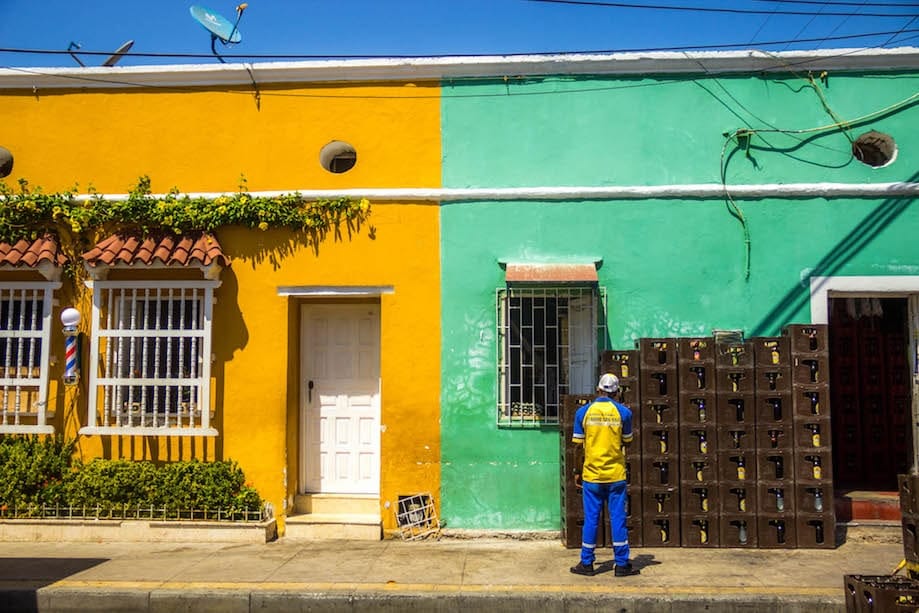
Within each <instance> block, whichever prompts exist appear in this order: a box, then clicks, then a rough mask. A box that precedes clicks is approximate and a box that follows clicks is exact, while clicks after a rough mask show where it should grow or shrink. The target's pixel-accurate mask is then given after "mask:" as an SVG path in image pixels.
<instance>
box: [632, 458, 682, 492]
mask: <svg viewBox="0 0 919 613" xmlns="http://www.w3.org/2000/svg"><path fill="white" fill-rule="evenodd" d="M677 457H678V456H677V454H673V455H671V456H642V457H641V482H642V487H645V488H647V487H667V486H669V485H675V484H677V483H679V482H680V473H679V470H680V468H679V462H678V460H677Z"/></svg>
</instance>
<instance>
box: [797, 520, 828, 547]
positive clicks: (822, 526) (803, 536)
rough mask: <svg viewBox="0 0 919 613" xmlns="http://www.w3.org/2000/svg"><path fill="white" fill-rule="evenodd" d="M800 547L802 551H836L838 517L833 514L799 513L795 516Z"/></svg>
mask: <svg viewBox="0 0 919 613" xmlns="http://www.w3.org/2000/svg"><path fill="white" fill-rule="evenodd" d="M795 523H796V526H795V530H796V532H797V537H798V547H799V548H801V549H834V548H835V547H836V517H835V516H834V515H833V514H832V513H819V514H815V513H798V514H797V515H796V516H795Z"/></svg>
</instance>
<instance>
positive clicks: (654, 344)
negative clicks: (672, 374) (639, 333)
mask: <svg viewBox="0 0 919 613" xmlns="http://www.w3.org/2000/svg"><path fill="white" fill-rule="evenodd" d="M635 345H636V347H638V351H639V354H640V358H641V368H642V369H644V368H645V367H648V366H650V367H653V368H660V367H662V366H670V367H675V366H676V361H677V340H676V339H675V338H640V339H638V340H637V341H635Z"/></svg>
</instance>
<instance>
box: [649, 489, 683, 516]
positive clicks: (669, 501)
mask: <svg viewBox="0 0 919 613" xmlns="http://www.w3.org/2000/svg"><path fill="white" fill-rule="evenodd" d="M641 510H642V517H644V518H646V519H647V518H649V517H657V516H659V515H670V514H673V515H679V513H680V490H679V488H677V487H675V486H674V487H644V488H642V490H641Z"/></svg>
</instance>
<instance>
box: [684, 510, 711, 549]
mask: <svg viewBox="0 0 919 613" xmlns="http://www.w3.org/2000/svg"><path fill="white" fill-rule="evenodd" d="M720 525H721V520H720V517H719V516H718V515H713V514H694V515H685V514H684V515H683V516H682V517H681V518H680V539H681V545H682V546H683V547H720V546H721V530H720Z"/></svg>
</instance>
